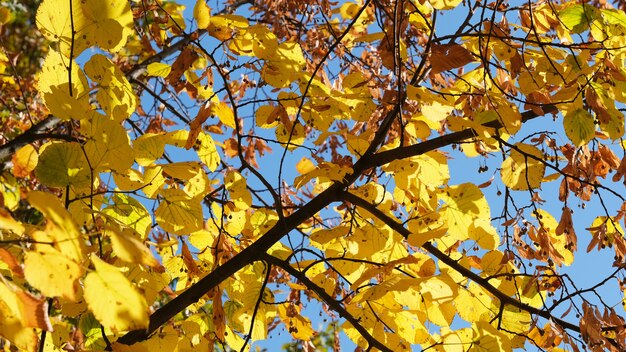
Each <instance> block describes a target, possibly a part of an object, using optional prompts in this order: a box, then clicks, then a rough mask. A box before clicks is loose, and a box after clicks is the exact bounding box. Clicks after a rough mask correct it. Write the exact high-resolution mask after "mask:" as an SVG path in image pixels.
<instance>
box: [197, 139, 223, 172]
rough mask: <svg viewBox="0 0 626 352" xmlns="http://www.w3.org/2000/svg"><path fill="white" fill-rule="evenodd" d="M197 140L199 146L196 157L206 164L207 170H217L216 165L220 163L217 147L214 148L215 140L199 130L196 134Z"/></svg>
mask: <svg viewBox="0 0 626 352" xmlns="http://www.w3.org/2000/svg"><path fill="white" fill-rule="evenodd" d="M198 141H200V146H199V147H198V149H197V153H198V158H200V161H202V162H203V163H204V165H206V167H207V168H208V169H209V171H211V172H213V171H215V170H217V167H218V166H219V165H220V161H221V158H220V155H219V153H218V152H217V148H215V142H214V141H213V138H211V136H210V135H208V134H206V133H203V132H200V134H199V135H198Z"/></svg>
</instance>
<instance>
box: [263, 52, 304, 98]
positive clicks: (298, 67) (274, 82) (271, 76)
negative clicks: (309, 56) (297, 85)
mask: <svg viewBox="0 0 626 352" xmlns="http://www.w3.org/2000/svg"><path fill="white" fill-rule="evenodd" d="M305 65H306V60H305V59H304V55H303V54H302V49H301V48H300V45H299V44H298V43H294V42H283V43H281V44H280V45H279V46H278V49H277V50H276V51H275V52H274V55H272V56H270V57H268V58H267V60H266V62H265V65H264V66H263V71H261V77H262V78H263V80H265V81H266V82H267V83H269V84H270V85H271V86H273V87H276V88H284V87H287V86H289V84H291V82H293V81H295V80H296V79H297V78H299V77H300V74H301V71H302V68H303V67H304V66H305Z"/></svg>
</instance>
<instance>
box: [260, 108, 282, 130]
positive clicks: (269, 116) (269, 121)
mask: <svg viewBox="0 0 626 352" xmlns="http://www.w3.org/2000/svg"><path fill="white" fill-rule="evenodd" d="M279 112H280V111H279V108H278V107H276V106H274V105H261V106H259V108H258V109H257V110H256V112H255V113H254V117H255V121H256V125H257V126H259V127H262V128H272V127H274V126H276V125H278V122H279V119H278V114H279Z"/></svg>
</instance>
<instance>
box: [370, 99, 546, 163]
mask: <svg viewBox="0 0 626 352" xmlns="http://www.w3.org/2000/svg"><path fill="white" fill-rule="evenodd" d="M542 109H543V110H544V111H545V113H546V114H548V113H553V114H556V113H557V112H558V109H557V108H556V106H554V105H546V106H542ZM538 116H539V115H537V114H536V113H535V112H534V111H532V110H528V111H524V112H523V113H522V124H523V123H524V122H526V121H529V120H532V119H534V118H536V117H538ZM483 126H485V127H492V128H496V129H498V128H502V123H501V122H500V121H499V120H493V121H490V122H488V123H485V124H484V125H483ZM475 136H476V131H474V130H473V129H471V128H468V129H465V130H462V131H459V132H454V133H450V134H446V135H443V136H441V137H436V138H433V139H429V140H426V141H424V142H422V143H418V144H413V145H410V146H406V147H398V148H395V149H390V150H385V151H382V152H380V153H376V154H374V155H373V156H372V158H371V160H370V166H371V167H377V166H382V165H385V164H387V163H389V162H391V161H393V160H399V159H404V158H409V157H412V156H416V155H420V154H424V153H426V152H429V151H432V150H435V149H439V148H442V147H445V146H448V145H452V144H454V143H459V142H461V141H464V140H466V139H469V138H472V137H475Z"/></svg>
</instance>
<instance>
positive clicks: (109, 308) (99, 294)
mask: <svg viewBox="0 0 626 352" xmlns="http://www.w3.org/2000/svg"><path fill="white" fill-rule="evenodd" d="M91 262H92V263H93V265H94V267H95V271H92V272H90V273H89V274H87V276H86V277H85V280H84V285H85V300H86V301H87V306H88V307H89V309H90V310H91V312H93V315H94V316H95V317H96V318H97V319H98V320H99V321H100V323H101V324H102V325H103V326H104V327H105V328H108V329H111V330H112V331H116V332H119V331H124V330H134V329H142V328H146V327H148V323H149V317H148V304H147V303H146V300H145V299H144V297H143V296H142V295H141V294H140V293H139V292H138V291H137V289H136V288H135V287H134V286H133V285H132V284H131V283H130V281H128V279H127V278H126V277H125V276H124V275H123V274H122V273H121V272H120V270H119V268H117V267H115V266H113V265H111V264H107V263H106V262H104V261H102V260H101V259H100V258H98V257H96V256H95V255H94V256H92V257H91Z"/></svg>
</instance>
